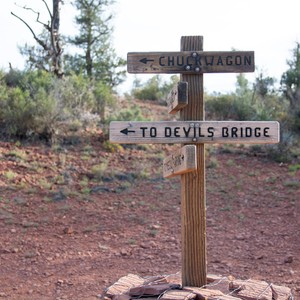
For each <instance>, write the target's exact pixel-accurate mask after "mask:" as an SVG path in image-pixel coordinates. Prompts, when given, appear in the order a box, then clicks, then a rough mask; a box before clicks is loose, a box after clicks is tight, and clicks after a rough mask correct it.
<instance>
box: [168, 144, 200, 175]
mask: <svg viewBox="0 0 300 300" xmlns="http://www.w3.org/2000/svg"><path fill="white" fill-rule="evenodd" d="M196 169H197V158H196V146H195V145H185V146H183V147H182V148H180V149H178V150H177V151H176V152H175V153H173V154H172V155H170V156H168V157H166V158H165V159H164V161H163V176H164V177H165V178H171V177H174V176H177V175H180V174H184V173H187V172H191V171H195V170H196Z"/></svg>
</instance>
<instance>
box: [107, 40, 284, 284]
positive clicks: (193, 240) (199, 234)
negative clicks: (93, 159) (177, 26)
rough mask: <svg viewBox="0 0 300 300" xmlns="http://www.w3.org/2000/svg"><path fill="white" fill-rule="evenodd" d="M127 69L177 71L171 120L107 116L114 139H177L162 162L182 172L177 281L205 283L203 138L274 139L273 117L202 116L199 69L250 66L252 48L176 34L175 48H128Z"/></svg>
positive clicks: (216, 70)
mask: <svg viewBox="0 0 300 300" xmlns="http://www.w3.org/2000/svg"><path fill="white" fill-rule="evenodd" d="M127 69H128V72H129V73H180V74H181V75H180V76H181V78H180V82H183V84H182V86H184V87H183V89H184V88H187V90H186V91H185V92H184V93H182V94H181V91H180V90H179V89H180V88H181V87H179V85H178V86H176V87H175V88H174V90H173V91H172V92H171V94H170V95H169V96H168V98H169V100H168V102H169V113H172V114H173V113H176V112H177V111H180V121H174V122H133V121H128V122H112V123H111V124H110V141H111V142H113V143H181V144H187V145H184V146H183V147H182V148H181V149H179V150H178V151H177V152H175V153H174V154H173V155H171V156H169V157H167V158H166V159H165V160H164V163H163V169H164V176H165V177H172V176H175V175H179V174H181V228H182V236H181V244H182V272H181V273H182V285H183V286H195V287H201V286H204V285H205V284H206V283H207V281H206V278H207V266H206V265H207V264H206V207H205V205H206V204H205V203H206V189H205V143H255V144H261V143H263V144H265V143H278V142H279V123H278V122H262V121H259V122H250V121H247V122H238V121H235V122H234V121H219V122H218V121H209V122H206V121H204V101H203V94H204V89H203V73H219V72H224V73H228V72H236V73H241V72H253V71H254V52H253V51H230V52H229V51H227V52H204V51H203V38H202V37H201V36H184V37H182V38H181V45H180V52H142V53H128V56H127Z"/></svg>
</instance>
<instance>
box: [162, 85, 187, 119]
mask: <svg viewBox="0 0 300 300" xmlns="http://www.w3.org/2000/svg"><path fill="white" fill-rule="evenodd" d="M166 102H167V105H168V110H169V114H176V113H177V112H178V111H180V110H181V109H183V108H184V107H185V106H186V105H187V104H188V83H187V82H184V81H179V82H178V83H177V84H176V85H175V86H174V88H173V89H172V90H171V92H170V93H169V94H168V96H167V99H166Z"/></svg>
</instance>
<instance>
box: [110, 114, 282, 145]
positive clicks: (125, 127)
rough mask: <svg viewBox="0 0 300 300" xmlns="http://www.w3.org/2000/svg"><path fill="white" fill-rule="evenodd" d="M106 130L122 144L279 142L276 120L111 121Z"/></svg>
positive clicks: (115, 140) (114, 140)
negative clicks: (108, 128)
mask: <svg viewBox="0 0 300 300" xmlns="http://www.w3.org/2000/svg"><path fill="white" fill-rule="evenodd" d="M195 111H196V109H195ZM109 132H110V141H111V142H112V143H124V144H175V143H193V144H199V143H209V144H215V143H234V144H274V143H278V142H279V123H278V122H276V121H196V120H195V119H194V120H193V121H158V122H152V121H151V122H147V121H146V122H139V121H136V122H135V121H132V122H131V121H129V122H127V121H113V122H111V123H110V130H109Z"/></svg>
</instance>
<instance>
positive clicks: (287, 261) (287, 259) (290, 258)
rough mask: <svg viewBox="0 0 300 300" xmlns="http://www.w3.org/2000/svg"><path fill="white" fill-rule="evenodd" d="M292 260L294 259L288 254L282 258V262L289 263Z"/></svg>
mask: <svg viewBox="0 0 300 300" xmlns="http://www.w3.org/2000/svg"><path fill="white" fill-rule="evenodd" d="M293 260H294V258H293V256H292V255H290V256H288V257H286V258H285V259H284V263H285V264H290V263H292V262H293Z"/></svg>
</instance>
